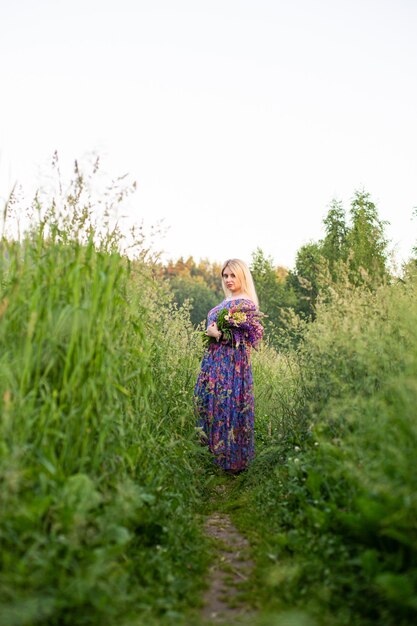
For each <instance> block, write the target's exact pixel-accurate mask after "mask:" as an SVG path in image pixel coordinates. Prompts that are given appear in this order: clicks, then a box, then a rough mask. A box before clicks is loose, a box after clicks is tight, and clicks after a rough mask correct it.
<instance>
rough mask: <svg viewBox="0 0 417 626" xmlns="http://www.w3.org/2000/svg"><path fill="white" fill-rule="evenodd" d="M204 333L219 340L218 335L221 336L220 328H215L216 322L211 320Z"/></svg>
mask: <svg viewBox="0 0 417 626" xmlns="http://www.w3.org/2000/svg"><path fill="white" fill-rule="evenodd" d="M206 335H208V336H209V337H214V338H215V340H216V341H219V340H220V337H221V336H222V334H221V332H220V330H219V329H218V328H217V324H216V322H213V323H212V324H210V326H209V327H208V328H207V330H206Z"/></svg>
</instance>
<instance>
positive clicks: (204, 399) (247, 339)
mask: <svg viewBox="0 0 417 626" xmlns="http://www.w3.org/2000/svg"><path fill="white" fill-rule="evenodd" d="M221 277H222V285H223V290H224V293H225V298H224V300H222V302H220V304H218V305H217V306H215V307H214V308H213V309H211V311H209V313H208V324H207V331H206V335H207V336H208V337H210V338H211V341H210V343H209V345H208V347H207V349H206V351H205V354H204V356H203V360H202V363H201V370H200V373H199V376H198V379H197V383H196V386H195V390H194V406H195V411H196V416H197V425H198V427H199V428H200V429H201V430H200V432H201V434H202V442H203V443H206V444H207V445H208V447H209V450H210V452H211V453H212V454H213V457H214V462H215V463H216V464H217V465H219V466H220V467H221V468H223V469H224V470H226V471H228V472H231V473H238V472H241V471H242V470H244V469H246V468H247V466H248V464H249V462H250V460H251V459H252V458H253V456H254V399H253V377H252V367H251V360H250V351H251V348H252V347H256V346H257V345H258V343H259V342H260V341H261V339H262V333H263V328H262V324H261V323H260V314H259V310H258V298H257V295H256V290H255V285H254V283H253V279H252V276H251V273H250V271H249V268H248V267H247V265H246V264H245V263H244V262H243V261H241V260H240V259H228V260H227V261H226V262H225V263H224V264H223V267H222V272H221ZM225 319H226V320H227V321H226V322H225V321H224V320H225ZM220 320H222V325H224V324H225V323H226V324H227V330H224V331H223V332H222V330H221V328H219V325H218V322H219V323H220Z"/></svg>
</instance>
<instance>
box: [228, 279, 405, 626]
mask: <svg viewBox="0 0 417 626" xmlns="http://www.w3.org/2000/svg"><path fill="white" fill-rule="evenodd" d="M416 304H417V283H416V282H415V279H414V280H412V279H410V280H409V281H407V282H405V283H401V282H399V283H397V284H394V285H390V286H382V287H380V288H379V289H376V290H374V291H370V290H369V289H368V288H366V287H364V288H361V289H359V288H353V287H352V286H351V287H346V288H345V289H342V288H340V290H339V291H338V292H335V293H334V296H333V299H332V301H330V302H327V303H320V304H318V306H317V317H316V320H315V322H313V323H312V324H310V325H308V327H306V330H305V332H304V339H303V342H302V344H301V345H300V346H299V348H298V350H297V351H296V352H294V353H293V355H292V357H291V358H292V360H293V363H294V365H293V366H292V369H291V371H290V372H288V369H287V367H288V366H287V364H288V363H291V361H289V360H288V359H289V357H290V354H288V355H287V360H286V365H285V367H283V364H282V363H280V362H279V361H278V362H276V363H275V366H276V367H277V368H278V371H280V372H281V374H280V375H279V377H278V378H275V379H272V380H273V386H274V387H275V384H279V383H280V377H281V379H282V377H283V376H284V372H285V371H287V376H288V378H287V379H286V380H289V381H290V382H289V387H290V393H288V394H286V392H284V391H283V392H282V395H281V397H280V398H279V400H278V401H277V412H276V417H275V415H274V414H272V415H271V416H270V425H269V431H267V432H266V433H265V431H264V433H265V434H264V436H263V438H262V439H261V442H262V447H261V449H259V450H258V455H257V458H256V459H255V461H254V463H253V465H252V466H251V468H250V470H249V472H248V475H247V477H246V478H245V479H242V481H241V483H240V485H239V488H240V494H239V495H236V497H237V499H238V502H240V506H241V509H240V512H239V517H236V521H238V523H240V524H241V525H243V527H244V528H246V529H247V532H248V533H251V536H252V538H253V541H254V543H256V544H257V545H258V553H259V557H258V568H257V571H256V577H255V579H254V581H253V584H255V585H256V589H257V592H256V593H257V596H256V599H255V598H254V601H255V602H256V603H257V604H258V605H260V606H264V607H265V608H268V609H270V610H271V611H278V612H280V611H286V610H288V608H290V607H291V608H293V607H296V608H297V607H298V608H299V609H300V610H301V609H302V610H303V611H305V612H306V613H307V614H308V615H309V616H310V617H311V618H312V619H314V620H315V621H316V622H317V623H318V624H323V625H327V624H329V625H330V624H336V625H342V624H343V625H345V624H346V625H347V624H361V626H362V625H363V626H366V625H367V624H369V625H370V624H374V623H378V624H381V625H382V626H391V625H392V624H394V623H395V624H397V625H398V626H407V625H408V624H410V623H414V622H415V620H416V617H417V602H416V597H417V534H416V529H415V522H414V520H415V519H416V517H417V500H416V498H415V494H416V492H417V479H416V474H415V472H414V456H415V449H416V445H417V425H416V421H415V406H416V402H417V385H416V382H415V381H416V379H417V350H416V345H417V331H416V329H417V306H416ZM277 358H278V357H277ZM268 362H269V359H268ZM257 375H258V380H259V371H257ZM261 380H262V379H261ZM287 384H288V383H287ZM261 386H262V387H263V388H264V387H265V382H264V381H262V384H261ZM281 386H282V383H281ZM258 393H259V391H258ZM273 401H274V402H275V401H276V400H275V398H274V400H273ZM283 415H285V418H284V420H283ZM287 420H288V422H289V423H290V427H289V428H285V425H286V422H287ZM242 488H243V491H242ZM255 529H256V531H255Z"/></svg>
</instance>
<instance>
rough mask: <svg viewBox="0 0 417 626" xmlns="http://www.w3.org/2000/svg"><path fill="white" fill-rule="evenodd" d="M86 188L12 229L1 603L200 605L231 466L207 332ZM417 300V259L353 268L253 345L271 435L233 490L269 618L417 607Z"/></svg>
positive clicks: (309, 620)
mask: <svg viewBox="0 0 417 626" xmlns="http://www.w3.org/2000/svg"><path fill="white" fill-rule="evenodd" d="M80 197H81V196H77V194H76V193H75V192H74V193H73V194H72V196H71V198H72V204H71V212H70V213H69V214H68V216H69V217H68V216H67V217H63V216H62V215H61V214H60V213H59V212H58V211H57V210H56V209H55V208H54V207H53V206H50V207H47V209H48V210H46V211H45V212H44V213H43V217H42V218H41V219H38V220H34V221H33V222H32V226H31V228H30V229H29V230H28V231H27V232H26V234H25V235H24V236H22V237H21V239H20V241H19V242H17V241H16V240H13V239H11V238H8V237H3V240H2V241H1V244H0V403H1V404H0V407H1V425H0V428H1V438H0V479H1V487H0V489H1V492H0V495H1V530H0V540H1V555H2V558H1V572H0V595H1V598H0V602H1V605H0V606H1V610H0V624H1V625H4V626H20V625H21V626H23V625H27V626H29V625H32V624H42V626H53V625H54V626H55V625H66V624H68V625H71V626H75V625H78V624H79V625H81V624H82V625H84V624H85V625H88V624H100V626H106V625H107V624H108V625H110V624H118V626H123V625H125V626H127V625H134V624H135V625H139V624H150V625H152V624H161V625H162V624H169V623H175V624H190V620H191V617H190V616H191V615H195V611H196V607H198V606H199V603H200V602H201V594H202V590H203V588H204V580H205V572H206V569H207V565H208V562H209V559H210V549H209V543H208V542H207V540H206V539H205V537H204V535H203V532H202V516H203V513H204V512H205V511H206V510H207V506H208V505H207V503H208V500H209V498H210V497H211V495H212V492H213V486H215V485H216V484H217V483H218V481H219V480H220V479H219V476H218V475H217V474H216V472H214V471H213V468H212V466H211V463H210V459H209V458H208V456H207V452H206V450H205V449H203V448H201V447H200V446H199V445H198V444H197V442H196V438H195V431H194V418H193V412H192V391H193V387H194V382H195V377H196V374H197V372H198V367H199V362H200V358H201V354H202V346H201V340H200V338H199V335H198V333H197V332H196V331H195V330H194V329H193V327H192V324H191V322H190V319H189V315H188V312H187V310H186V309H180V310H178V309H177V308H176V307H175V306H174V305H173V304H172V296H171V295H170V293H169V290H168V288H167V287H166V285H164V284H161V283H160V282H158V281H156V280H155V279H154V278H153V272H152V261H151V260H148V258H147V257H146V255H145V254H143V255H141V254H138V256H137V258H136V259H135V260H129V259H128V258H127V257H126V256H124V255H122V254H121V253H120V250H119V239H118V233H117V231H113V232H111V231H105V230H104V231H102V230H100V229H97V228H95V227H94V225H93V224H92V221H91V219H90V217H89V213H88V210H87V209H86V207H85V206H84V205H82V203H81V200H80ZM416 300H417V282H416V278H415V276H413V275H412V273H410V275H409V276H407V277H405V278H404V280H403V281H397V282H393V283H392V284H390V285H386V286H382V287H380V288H379V289H377V290H375V291H369V290H367V289H366V288H361V289H359V288H356V289H353V288H349V287H348V286H347V287H346V286H345V287H344V288H343V289H340V290H339V292H337V293H335V294H334V297H333V298H332V299H331V301H330V302H327V303H326V304H324V303H323V304H319V306H318V309H317V319H316V321H315V322H314V323H312V324H310V325H307V327H306V330H305V331H304V335H303V339H302V341H301V343H300V345H299V346H298V347H297V348H292V349H289V350H287V351H286V352H285V353H284V352H282V353H277V352H276V351H275V350H274V349H273V348H272V347H270V346H264V347H263V348H262V349H261V350H260V351H259V352H258V353H257V354H255V355H254V360H253V367H254V376H255V386H256V438H257V457H256V459H255V461H254V462H253V464H252V466H251V467H250V469H249V471H248V472H247V473H245V474H244V475H242V476H241V477H239V478H238V479H237V480H236V479H233V483H232V484H231V485H230V490H229V491H230V493H229V496H228V498H227V500H226V501H225V502H223V503H222V507H223V508H224V510H227V511H229V512H230V513H231V514H232V517H233V519H234V521H235V523H236V525H237V527H238V528H240V529H241V530H242V531H244V532H245V533H246V534H247V536H248V538H249V539H250V540H251V543H252V548H253V555H254V558H255V559H256V568H255V570H254V574H253V577H252V580H251V582H250V585H249V587H248V592H247V596H248V601H249V602H251V603H252V604H253V606H255V607H257V608H258V610H259V616H260V617H259V619H260V623H264V624H267V623H268V624H271V625H273V624H276V625H277V626H279V624H282V625H284V624H285V623H287V624H290V623H294V624H295V622H294V621H293V622H291V619H293V618H291V615H293V616H294V615H296V616H298V617H297V619H298V620H299V622H297V626H302V623H304V624H305V626H308V625H310V624H316V625H317V626H320V625H323V626H324V625H326V626H327V625H329V626H330V625H332V626H339V625H340V626H341V625H348V624H349V625H350V626H352V625H355V624H358V625H360V626H367V625H368V624H374V623H378V624H379V625H380V626H394V625H395V626H409V624H411V623H413V622H414V621H415V620H416V617H417V569H416V557H417V535H416V521H415V520H416V519H417V496H416V494H417V478H416V472H415V464H414V459H415V450H416V449H417V422H416V406H417V302H416ZM288 611H296V613H288ZM285 616H287V617H285ZM288 616H289V617H288ZM287 618H288V619H287ZM265 620H266V621H265ZM285 620H287V621H285ZM300 620H301V621H300Z"/></svg>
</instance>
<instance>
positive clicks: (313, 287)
mask: <svg viewBox="0 0 417 626" xmlns="http://www.w3.org/2000/svg"><path fill="white" fill-rule="evenodd" d="M322 248H323V244H322V242H321V241H319V242H318V243H316V242H314V241H312V242H310V243H307V244H305V245H303V246H301V248H300V249H299V250H298V252H297V256H296V259H295V270H294V271H293V272H290V275H289V277H288V282H289V284H290V286H291V287H292V288H293V290H294V293H295V295H296V298H297V303H296V305H295V307H294V308H295V312H296V313H298V314H299V315H301V317H303V318H304V319H314V317H315V313H314V307H315V304H316V300H317V296H318V294H319V290H320V280H319V278H320V275H321V272H322V269H323V250H322Z"/></svg>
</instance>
